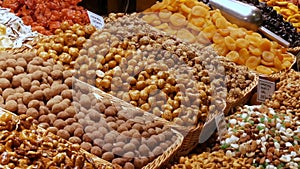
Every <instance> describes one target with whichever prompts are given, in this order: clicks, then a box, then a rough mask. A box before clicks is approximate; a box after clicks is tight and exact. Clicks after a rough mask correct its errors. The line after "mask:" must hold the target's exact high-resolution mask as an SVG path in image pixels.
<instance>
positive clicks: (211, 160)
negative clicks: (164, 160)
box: [171, 150, 255, 169]
mask: <svg viewBox="0 0 300 169" xmlns="http://www.w3.org/2000/svg"><path fill="white" fill-rule="evenodd" d="M188 168H224V169H225V168H228V169H229V168H230V169H240V168H248V169H254V168H255V167H254V166H252V161H251V159H250V158H247V157H240V158H234V157H228V156H226V154H225V152H224V151H222V150H219V151H214V152H203V153H201V154H199V155H196V154H193V155H191V156H190V157H180V159H179V163H178V164H175V165H173V166H172V167H171V169H188Z"/></svg>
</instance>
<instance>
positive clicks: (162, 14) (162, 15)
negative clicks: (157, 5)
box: [158, 10, 172, 22]
mask: <svg viewBox="0 0 300 169" xmlns="http://www.w3.org/2000/svg"><path fill="white" fill-rule="evenodd" d="M171 15H172V12H170V11H168V10H162V11H160V12H159V13H158V17H159V18H160V19H161V20H162V21H163V22H169V18H170V16H171Z"/></svg>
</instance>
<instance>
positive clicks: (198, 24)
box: [141, 0, 294, 75]
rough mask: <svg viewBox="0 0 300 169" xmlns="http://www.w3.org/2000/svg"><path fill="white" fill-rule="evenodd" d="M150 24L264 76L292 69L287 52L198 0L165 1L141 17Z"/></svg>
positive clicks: (291, 58) (291, 60) (290, 59)
mask: <svg viewBox="0 0 300 169" xmlns="http://www.w3.org/2000/svg"><path fill="white" fill-rule="evenodd" d="M141 17H142V18H143V19H144V20H145V21H146V22H147V23H149V24H150V25H152V26H154V27H155V28H157V29H160V30H163V31H164V32H166V33H168V34H171V35H176V36H177V37H178V38H180V39H182V40H184V41H187V42H190V43H194V42H198V43H200V44H207V43H211V42H212V43H213V45H214V49H215V51H216V52H217V53H218V54H219V55H221V56H225V57H226V58H227V59H229V60H230V61H232V62H235V63H237V64H240V65H246V66H247V67H248V68H250V69H252V70H256V71H257V72H259V73H263V74H267V75H269V74H272V73H274V72H278V71H280V70H283V69H286V68H289V67H290V66H291V64H292V62H293V61H294V60H293V59H294V58H293V57H292V56H290V55H289V54H288V53H287V52H286V48H283V47H282V46H280V45H278V43H277V42H275V41H270V40H268V39H266V38H263V37H262V36H261V35H260V34H259V33H256V32H253V31H248V30H246V29H245V28H241V27H237V26H236V25H234V24H231V23H230V22H228V21H227V20H226V19H225V18H224V17H223V16H222V14H221V12H220V11H219V10H210V8H209V7H208V6H207V5H205V4H204V3H202V2H198V1H197V0H187V1H181V0H175V1H168V0H163V1H162V2H158V3H156V4H155V5H153V6H152V7H150V8H149V9H147V10H146V11H145V12H143V15H142V16H141Z"/></svg>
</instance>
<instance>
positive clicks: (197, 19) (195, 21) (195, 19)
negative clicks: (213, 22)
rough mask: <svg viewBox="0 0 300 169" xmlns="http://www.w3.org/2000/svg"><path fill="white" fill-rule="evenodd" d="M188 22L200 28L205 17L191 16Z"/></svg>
mask: <svg viewBox="0 0 300 169" xmlns="http://www.w3.org/2000/svg"><path fill="white" fill-rule="evenodd" d="M189 22H190V23H192V24H193V25H196V26H198V27H199V28H201V27H202V26H203V25H204V24H205V19H204V18H201V17H191V18H189Z"/></svg>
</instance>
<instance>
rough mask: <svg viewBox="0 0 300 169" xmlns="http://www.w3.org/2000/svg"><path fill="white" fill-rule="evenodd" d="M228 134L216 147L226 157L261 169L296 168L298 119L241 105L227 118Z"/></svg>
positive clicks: (264, 109) (299, 148)
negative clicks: (242, 159)
mask: <svg viewBox="0 0 300 169" xmlns="http://www.w3.org/2000/svg"><path fill="white" fill-rule="evenodd" d="M226 121H227V123H228V133H227V134H226V135H225V138H224V139H222V141H221V144H220V145H218V144H217V145H216V146H215V148H213V150H218V149H223V150H224V151H225V153H226V156H228V157H234V158H241V157H247V158H249V159H251V160H250V161H252V165H254V166H256V167H262V168H274V167H277V168H298V166H299V162H300V156H299V153H298V152H299V150H300V146H299V141H300V125H299V118H298V117H295V116H293V115H292V114H288V113H284V114H283V113H276V112H275V111H274V110H273V109H268V108H267V107H265V106H256V107H254V106H252V107H251V106H245V107H244V108H243V109H241V110H240V111H238V112H236V113H235V114H233V115H231V116H229V117H228V118H227V120H226Z"/></svg>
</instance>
